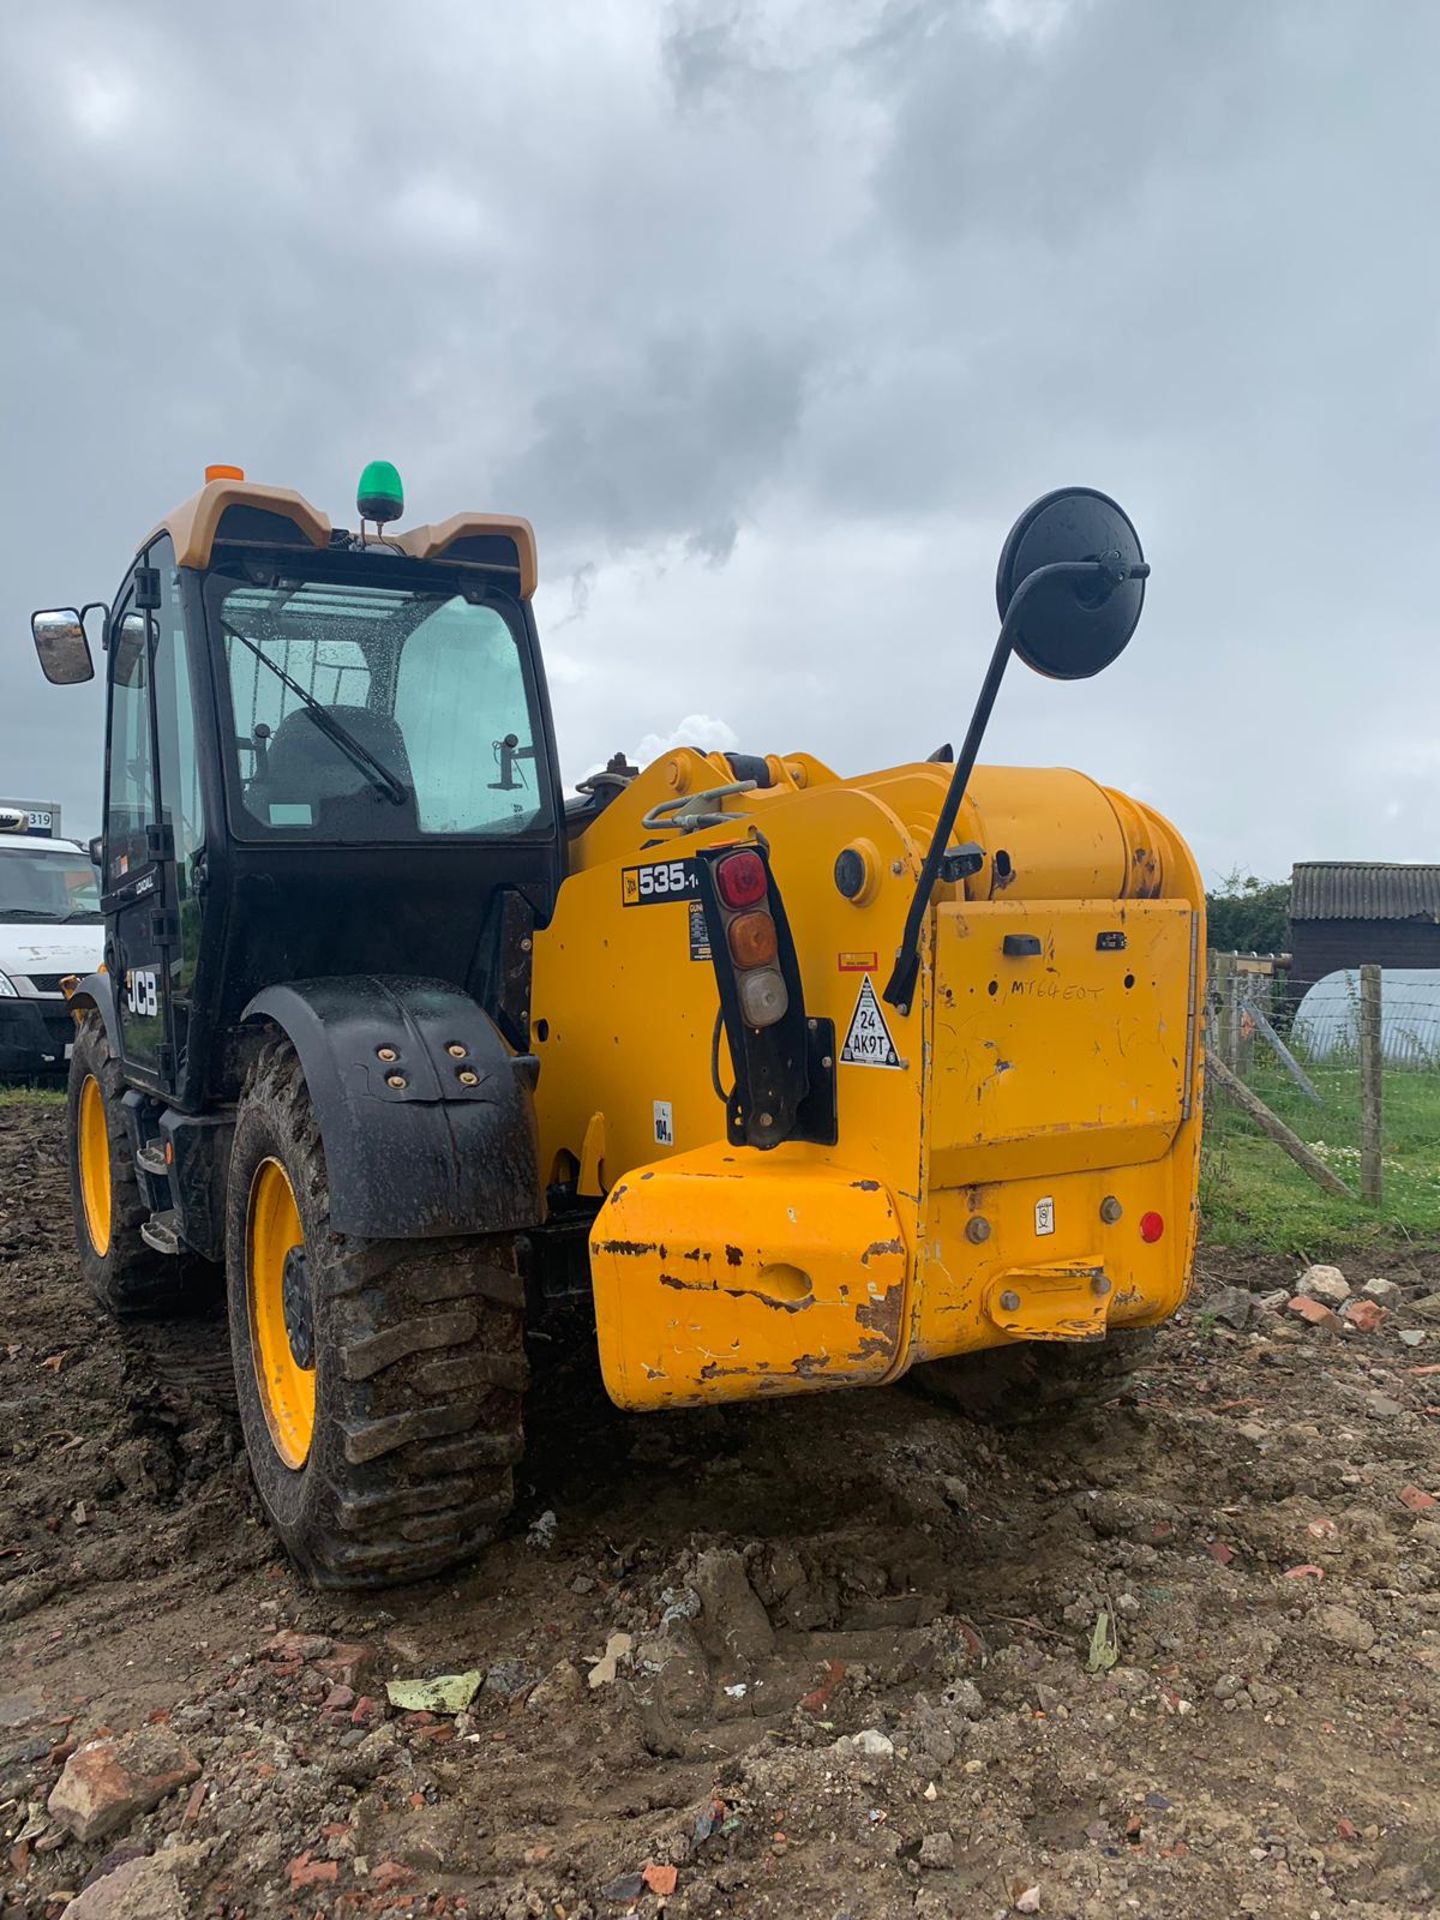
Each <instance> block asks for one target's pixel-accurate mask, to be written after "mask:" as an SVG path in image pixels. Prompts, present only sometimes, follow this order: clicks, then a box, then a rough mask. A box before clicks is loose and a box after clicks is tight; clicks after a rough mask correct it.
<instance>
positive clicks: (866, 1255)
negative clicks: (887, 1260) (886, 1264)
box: [860, 1234, 905, 1267]
mask: <svg viewBox="0 0 1440 1920" xmlns="http://www.w3.org/2000/svg"><path fill="white" fill-rule="evenodd" d="M904 1251H905V1242H904V1241H903V1240H902V1239H901V1238H900V1236H899V1234H896V1236H895V1238H894V1239H893V1240H872V1241H871V1242H870V1244H869V1246H868V1247H866V1249H865V1251H864V1252H863V1253H862V1254H861V1256H860V1264H861V1266H862V1267H868V1266H869V1264H870V1261H871V1259H872V1258H873V1257H874V1256H875V1255H876V1254H881V1253H904Z"/></svg>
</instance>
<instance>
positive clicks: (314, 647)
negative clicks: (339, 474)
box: [33, 462, 564, 1113]
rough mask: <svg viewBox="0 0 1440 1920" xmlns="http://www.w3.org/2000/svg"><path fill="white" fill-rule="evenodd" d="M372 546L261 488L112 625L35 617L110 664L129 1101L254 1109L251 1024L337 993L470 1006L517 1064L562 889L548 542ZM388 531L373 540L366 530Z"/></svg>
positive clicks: (443, 537)
mask: <svg viewBox="0 0 1440 1920" xmlns="http://www.w3.org/2000/svg"><path fill="white" fill-rule="evenodd" d="M402 505H403V495H402V492H401V489H400V482H399V476H398V475H397V474H396V473H395V471H394V469H393V468H392V467H389V466H388V464H387V463H383V462H375V463H372V465H371V467H370V468H367V470H366V473H365V475H364V476H363V477H362V482H361V487H360V491H359V507H360V513H361V532H360V533H358V534H353V533H350V532H347V531H344V530H339V529H334V528H332V526H331V524H330V522H329V520H328V518H327V517H326V516H325V515H324V514H322V513H320V512H319V511H318V510H317V509H315V508H314V507H312V506H311V505H310V504H309V502H308V501H306V500H304V499H303V498H302V497H301V496H300V495H299V494H296V493H292V492H289V491H288V490H286V489H282V488H272V487H263V486H256V485H253V484H251V483H249V482H247V481H246V480H245V477H244V475H243V473H241V472H240V470H239V469H236V468H212V469H209V470H207V475H206V484H205V486H204V487H203V489H202V490H201V491H200V492H199V493H198V494H196V495H195V496H194V497H193V498H192V499H191V500H189V501H188V502H186V503H185V505H183V506H182V507H180V508H178V509H177V510H176V511H175V512H174V513H172V514H170V515H169V516H167V518H166V519H165V520H164V521H163V522H162V523H161V525H160V526H159V527H157V528H156V530H155V532H154V533H153V534H152V535H151V536H150V538H149V539H148V540H147V541H146V542H145V544H144V546H143V547H142V549H141V550H140V552H139V554H138V555H137V557H136V559H135V562H134V564H133V565H132V566H131V568H130V569H129V571H128V572H127V574H126V576H125V578H124V580H122V582H121V584H120V587H119V589H118V591H117V593H116V595H115V598H114V601H113V603H112V604H111V605H110V606H108V607H104V606H98V607H97V606H92V607H86V608H84V609H81V610H79V611H78V612H77V611H75V610H73V609H63V610H60V611H58V612H50V613H42V614H37V615H36V616H35V618H34V621H33V627H34V634H35V641H36V646H37V650H38V652H39V654H40V659H41V664H42V667H43V668H44V670H45V672H46V674H47V677H49V678H50V679H51V680H53V681H57V682H60V683H65V682H67V681H74V680H82V679H88V678H90V677H91V675H92V674H93V664H92V661H91V657H90V650H89V643H88V640H87V636H86V627H85V622H86V619H87V617H89V616H92V615H95V616H98V617H99V619H100V621H101V623H102V629H103V638H102V645H103V646H104V649H105V652H106V664H107V670H108V671H107V721H106V771H105V802H104V832H103V835H102V838H101V844H100V846H99V848H98V854H99V865H100V872H101V876H102V887H103V896H104V897H103V904H104V909H105V914H106V921H107V935H106V964H107V967H108V970H109V973H110V976H111V978H112V980H113V981H114V982H115V1000H116V1008H115V1014H116V1022H117V1025H118V1030H119V1032H118V1037H119V1043H120V1050H121V1055H122V1060H123V1066H124V1072H125V1077H126V1079H127V1081H129V1082H130V1084H132V1085H134V1086H137V1087H141V1088H144V1089H147V1090H149V1091H152V1092H154V1093H156V1094H157V1095H160V1096H162V1097H163V1098H164V1099H165V1100H166V1101H168V1102H169V1103H171V1104H172V1105H173V1106H175V1107H177V1108H178V1109H180V1110H181V1111H182V1112H188V1113H199V1112H201V1111H202V1110H203V1109H205V1108H207V1107H209V1106H211V1105H213V1104H214V1103H215V1102H216V1101H222V1102H223V1101H227V1100H230V1099H233V1098H234V1096H235V1094H236V1092H237V1090H238V1085H239V1080H240V1077H241V1074H242V1073H243V1067H244V1059H243V1048H242V1047H240V1046H239V1045H237V1036H239V1035H240V1034H241V1033H242V1031H243V1020H244V1013H245V1008H246V1006H247V1005H248V1003H249V1002H250V1001H251V1000H252V999H253V998H254V996H255V995H256V994H257V993H259V992H261V991H262V990H263V989H264V988H266V987H269V986H272V985H275V984H277V983H280V982H287V981H304V980H309V979H315V978H318V977H322V976H330V975H334V974H336V973H339V972H343V973H345V974H347V975H351V974H353V975H364V974H373V975H386V974H392V975H401V974H403V975H407V976H410V977H414V978H430V979H435V980H440V981H444V982H446V983H449V984H451V985H453V986H456V987H460V988H462V989H464V990H465V991H466V992H467V993H469V994H470V995H472V996H473V998H474V999H476V1000H477V1001H478V1002H479V1003H480V1005H481V1006H482V1007H484V1008H485V1010H486V1011H487V1012H488V1013H489V1014H490V1016H491V1018H492V1019H493V1020H494V1021H495V1023H496V1025H497V1026H498V1027H499V1028H500V1030H501V1032H502V1034H503V1035H504V1036H505V1038H506V1040H507V1041H508V1043H509V1044H510V1045H511V1046H512V1047H513V1048H514V1049H515V1050H516V1051H518V1052H524V1051H525V1050H526V1048H527V1046H528V991H527V978H528V952H529V942H530V938H531V935H532V934H533V932H534V930H535V929H536V928H537V927H539V926H543V925H544V924H545V923H546V922H547V921H548V919H549V918H550V915H551V913H552V911H553V908H554V903H555V897H556V892H557V890H558V887H559V884H560V880H561V878H562V874H563V858H564V853H563V848H564V836H563V832H562V809H561V804H560V797H559V796H560V778H559V769H558V764H557V761H556V754H555V745H554V733H553V727H552V724H551V718H550V709H549V700H548V695H547V692H546V688H545V681H544V674H543V669H542V664H541V658H540V647H539V641H538V638H537V635H536V631H535V624H534V619H533V615H532V612H531V606H530V599H531V595H532V593H533V591H534V587H535V579H536V566H535V544H534V535H533V533H532V531H531V529H530V526H529V524H528V522H526V521H523V520H519V519H514V518H504V517H500V516H494V515H486V514H458V515H455V516H453V517H452V518H451V519H449V520H446V521H444V522H443V523H441V524H439V525H436V526H422V527H416V528H412V529H410V530H408V531H406V532H386V531H385V522H387V521H389V520H393V519H395V518H397V517H398V515H399V512H400V510H401V507H402ZM366 521H373V522H374V523H375V527H374V531H372V532H367V531H366V529H365V522H366Z"/></svg>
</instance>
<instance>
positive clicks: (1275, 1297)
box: [1259, 1287, 1290, 1313]
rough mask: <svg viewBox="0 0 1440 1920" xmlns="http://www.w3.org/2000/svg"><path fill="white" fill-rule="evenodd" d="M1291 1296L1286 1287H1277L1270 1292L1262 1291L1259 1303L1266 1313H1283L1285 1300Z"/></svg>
mask: <svg viewBox="0 0 1440 1920" xmlns="http://www.w3.org/2000/svg"><path fill="white" fill-rule="evenodd" d="M1289 1298H1290V1294H1289V1292H1288V1290H1287V1289H1286V1288H1284V1287H1276V1288H1274V1289H1273V1290H1272V1291H1271V1292H1270V1293H1262V1294H1261V1295H1260V1302H1259V1303H1260V1305H1261V1307H1263V1308H1264V1310H1265V1312H1266V1313H1283V1312H1284V1311H1285V1302H1286V1301H1287V1300H1288V1299H1289Z"/></svg>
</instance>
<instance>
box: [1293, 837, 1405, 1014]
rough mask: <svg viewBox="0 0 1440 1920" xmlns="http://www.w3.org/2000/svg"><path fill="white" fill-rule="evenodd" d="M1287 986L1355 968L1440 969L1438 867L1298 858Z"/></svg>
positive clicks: (1301, 986)
mask: <svg viewBox="0 0 1440 1920" xmlns="http://www.w3.org/2000/svg"><path fill="white" fill-rule="evenodd" d="M1290 951H1291V953H1292V955H1293V956H1294V961H1293V966H1292V969H1291V974H1290V986H1291V991H1292V993H1294V994H1295V995H1296V996H1297V997H1298V996H1299V995H1300V994H1303V993H1304V992H1305V990H1306V989H1307V988H1308V987H1311V986H1313V985H1314V983H1315V982H1316V981H1317V980H1321V979H1323V978H1324V977H1325V975H1326V974H1327V973H1335V972H1338V971H1339V970H1340V969H1341V968H1344V967H1359V966H1362V965H1364V963H1365V962H1366V961H1367V960H1370V961H1374V962H1375V963H1376V964H1377V965H1379V966H1382V967H1440V866H1412V865H1405V864H1401V863H1399V862H1396V861H1386V860H1304V861H1301V862H1300V863H1299V865H1297V866H1296V867H1295V869H1294V870H1293V872H1292V874H1291V883H1290Z"/></svg>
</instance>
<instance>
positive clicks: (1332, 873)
mask: <svg viewBox="0 0 1440 1920" xmlns="http://www.w3.org/2000/svg"><path fill="white" fill-rule="evenodd" d="M1290 918H1291V919H1292V920H1440V866H1435V867H1423V866H1405V865H1401V864H1400V863H1399V862H1396V861H1386V860H1303V861H1301V862H1300V864H1299V865H1298V866H1297V867H1296V868H1295V869H1294V872H1293V874H1292V876H1291V891H1290Z"/></svg>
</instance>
